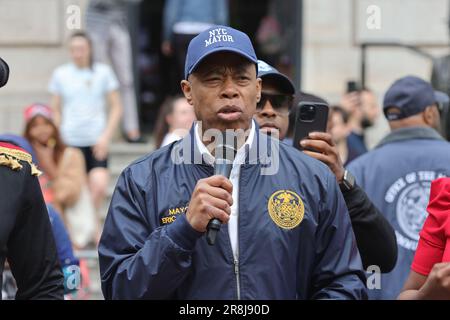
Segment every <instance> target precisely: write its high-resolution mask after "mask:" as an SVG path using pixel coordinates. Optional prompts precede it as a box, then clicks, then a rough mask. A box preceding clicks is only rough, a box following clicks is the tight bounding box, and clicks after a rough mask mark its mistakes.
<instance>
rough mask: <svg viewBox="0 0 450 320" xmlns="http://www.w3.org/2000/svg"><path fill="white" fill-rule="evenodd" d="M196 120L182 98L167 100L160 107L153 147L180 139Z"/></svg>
mask: <svg viewBox="0 0 450 320" xmlns="http://www.w3.org/2000/svg"><path fill="white" fill-rule="evenodd" d="M195 120H196V117H195V112H194V107H193V106H191V105H190V104H189V103H188V102H187V100H186V98H185V97H184V96H176V97H170V98H168V99H167V100H166V101H165V102H164V104H163V105H162V107H161V111H160V112H159V115H158V120H157V121H156V128H155V146H156V148H160V147H164V146H166V145H168V144H171V143H172V142H174V141H177V140H180V139H182V138H183V137H184V136H185V135H186V134H188V133H189V129H190V128H191V126H192V123H193V122H194V121H195Z"/></svg>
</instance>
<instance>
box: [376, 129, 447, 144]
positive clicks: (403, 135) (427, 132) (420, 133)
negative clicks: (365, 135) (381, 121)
mask: <svg viewBox="0 0 450 320" xmlns="http://www.w3.org/2000/svg"><path fill="white" fill-rule="evenodd" d="M412 139H432V140H444V138H442V137H441V136H440V135H439V133H438V132H437V131H436V130H434V129H432V128H429V127H410V128H401V129H397V130H395V131H392V132H391V133H390V134H388V135H387V136H386V137H385V138H384V139H383V140H381V141H380V143H379V144H378V145H377V146H376V148H379V147H381V146H383V145H386V144H389V143H393V142H399V141H405V140H412Z"/></svg>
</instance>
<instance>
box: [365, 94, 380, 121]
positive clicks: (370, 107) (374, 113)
mask: <svg viewBox="0 0 450 320" xmlns="http://www.w3.org/2000/svg"><path fill="white" fill-rule="evenodd" d="M360 98H361V108H362V112H363V120H362V121H363V127H369V126H372V125H373V124H374V123H375V121H376V120H377V119H378V117H379V116H380V113H381V108H380V107H379V106H378V103H377V98H376V96H375V94H374V93H373V92H371V91H367V90H364V91H361V94H360Z"/></svg>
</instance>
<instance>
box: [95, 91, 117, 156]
mask: <svg viewBox="0 0 450 320" xmlns="http://www.w3.org/2000/svg"><path fill="white" fill-rule="evenodd" d="M108 104H109V106H110V108H111V111H110V113H109V118H108V124H107V126H106V129H105V131H104V132H103V134H102V136H101V137H100V139H99V140H98V141H97V143H96V144H95V146H94V149H93V152H94V156H95V157H96V158H97V159H99V160H103V159H106V156H107V155H108V147H109V143H110V142H111V139H112V137H113V134H114V131H115V130H116V128H117V126H118V125H119V122H120V119H121V117H122V103H121V102H120V95H119V92H118V91H117V90H113V91H111V92H110V93H108Z"/></svg>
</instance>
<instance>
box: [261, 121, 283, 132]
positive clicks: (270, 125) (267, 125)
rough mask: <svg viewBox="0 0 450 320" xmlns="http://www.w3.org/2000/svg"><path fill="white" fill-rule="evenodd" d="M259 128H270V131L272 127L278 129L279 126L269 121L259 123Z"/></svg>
mask: <svg viewBox="0 0 450 320" xmlns="http://www.w3.org/2000/svg"><path fill="white" fill-rule="evenodd" d="M260 128H261V129H265V130H270V131H272V130H273V129H278V130H279V128H278V127H277V126H276V125H275V124H273V123H270V122H266V123H263V124H262V125H260Z"/></svg>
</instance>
